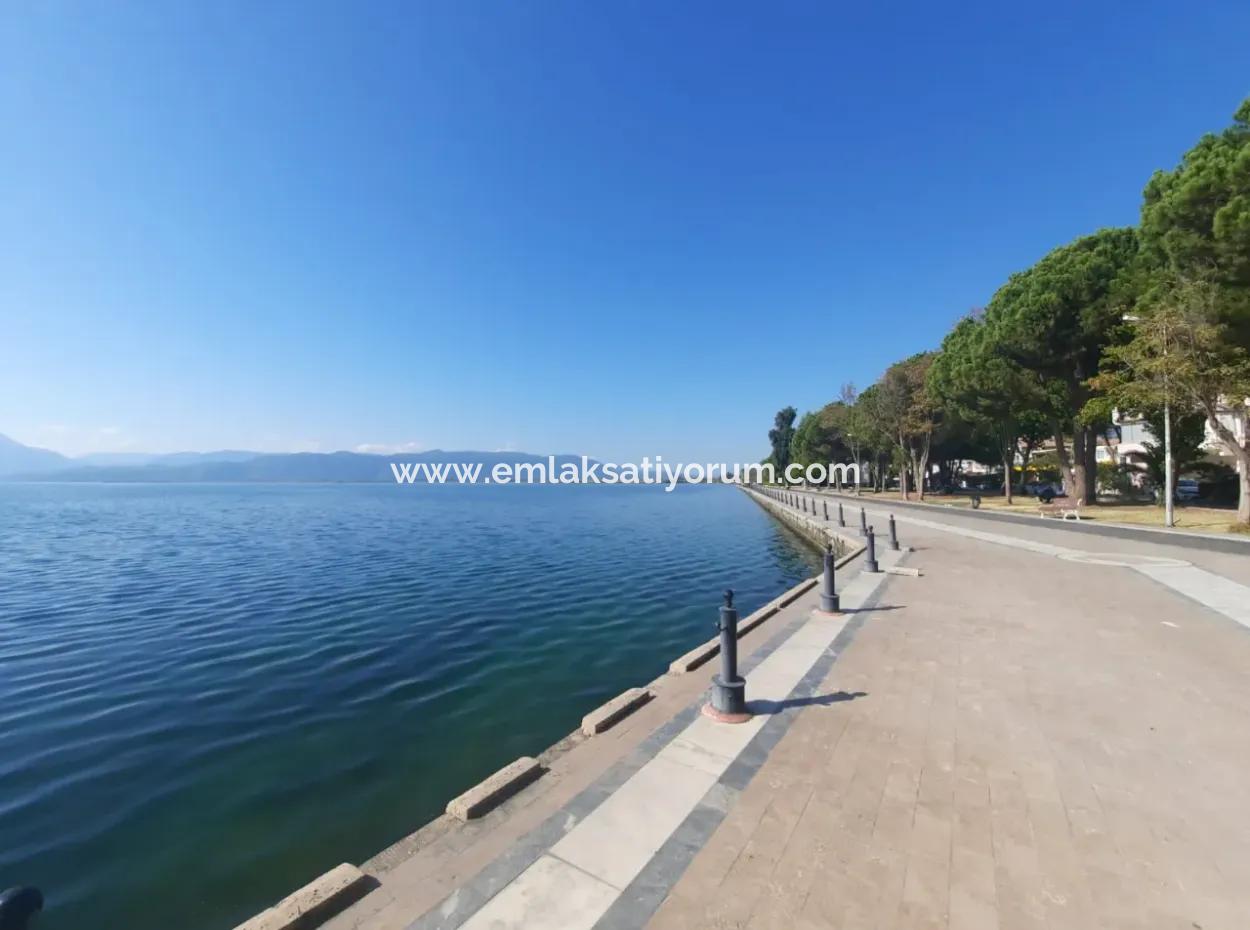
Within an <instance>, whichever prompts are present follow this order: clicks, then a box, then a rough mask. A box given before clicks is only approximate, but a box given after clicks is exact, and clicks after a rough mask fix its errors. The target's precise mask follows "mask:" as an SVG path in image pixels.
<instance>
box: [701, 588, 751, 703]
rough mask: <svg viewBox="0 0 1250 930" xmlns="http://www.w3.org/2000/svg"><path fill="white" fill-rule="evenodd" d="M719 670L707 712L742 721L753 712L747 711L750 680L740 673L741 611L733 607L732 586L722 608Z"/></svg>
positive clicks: (727, 592)
mask: <svg viewBox="0 0 1250 930" xmlns="http://www.w3.org/2000/svg"><path fill="white" fill-rule="evenodd" d="M717 627H718V628H719V630H720V674H719V675H714V676H713V677H712V701H711V703H710V704H709V705H708V708H710V711H708V716H710V717H714V718H716V719H717V720H721V721H723V722H725V723H741V722H743V721H744V720H746V719H748V718H749V717H750V716H751V715H750V713H749V712H748V711H747V683H746V679H745V678H739V677H738V611H737V610H735V609H734V593H733V590H732V589H730V590H726V591H725V606H724V607H722V608H721V609H720V620H719V621H718V622H717Z"/></svg>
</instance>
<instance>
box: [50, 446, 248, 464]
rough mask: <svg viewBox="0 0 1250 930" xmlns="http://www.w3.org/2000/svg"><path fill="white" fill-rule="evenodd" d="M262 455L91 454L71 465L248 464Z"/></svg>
mask: <svg viewBox="0 0 1250 930" xmlns="http://www.w3.org/2000/svg"><path fill="white" fill-rule="evenodd" d="M261 454H262V453H260V452H243V451H241V450H236V449H224V450H222V451H221V452H163V453H162V452H91V453H89V454H87V455H79V456H76V457H75V458H73V459H70V464H71V465H92V466H95V465H105V466H118V465H121V466H134V465H151V464H153V463H157V462H159V463H160V464H162V465H189V464H193V463H197V462H246V461H247V460H248V459H254V458H256V456H258V455H261Z"/></svg>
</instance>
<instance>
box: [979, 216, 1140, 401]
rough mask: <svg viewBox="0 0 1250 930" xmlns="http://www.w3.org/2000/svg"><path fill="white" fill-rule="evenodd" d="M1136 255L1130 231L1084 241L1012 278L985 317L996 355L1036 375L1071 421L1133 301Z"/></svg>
mask: <svg viewBox="0 0 1250 930" xmlns="http://www.w3.org/2000/svg"><path fill="white" fill-rule="evenodd" d="M1136 255H1137V234H1136V232H1135V231H1134V230H1132V229H1104V230H1101V231H1099V232H1097V233H1095V234H1094V235H1092V236H1084V237H1082V238H1080V239H1077V240H1076V241H1075V242H1072V243H1070V244H1068V245H1065V246H1060V247H1059V248H1057V249H1055V250H1054V251H1052V252H1050V253H1049V254H1047V255H1046V256H1045V257H1043V258H1042V259H1041V261H1039V262H1038V263H1037V264H1036V265H1034V266H1033V267H1032V268H1029V269H1028V270H1027V271H1021V272H1017V273H1016V274H1013V275H1012V276H1011V277H1010V278H1009V279H1008V281H1007V283H1006V284H1005V285H1003V286H1002V287H1001V288H1000V289H999V290H998V292H997V293H996V294H995V295H994V297H993V299H991V300H990V303H989V306H988V307H987V308H986V310H985V317H984V323H985V326H986V327H987V330H988V336H987V338H988V339H990V340H991V341H992V343H993V346H994V352H995V353H996V354H998V355H1001V356H1002V357H1004V358H1006V359H1008V360H1009V361H1011V362H1013V363H1014V364H1015V365H1017V366H1018V367H1019V368H1020V369H1022V370H1024V371H1027V372H1030V373H1032V374H1033V375H1034V376H1035V379H1036V381H1037V382H1038V386H1039V387H1042V388H1043V389H1045V390H1046V394H1047V396H1048V398H1050V399H1051V400H1060V401H1064V402H1065V403H1064V409H1063V412H1064V413H1067V414H1068V415H1070V416H1073V417H1074V416H1075V415H1076V414H1077V413H1078V412H1079V411H1080V410H1081V408H1082V407H1083V406H1084V404H1085V401H1086V400H1087V399H1088V397H1087V394H1088V389H1087V388H1086V386H1085V381H1086V380H1087V379H1089V378H1091V377H1093V376H1094V375H1095V374H1097V373H1098V363H1099V359H1100V358H1101V355H1102V350H1103V349H1104V348H1105V347H1106V346H1107V345H1108V343H1109V342H1110V341H1111V336H1112V333H1113V331H1115V330H1116V329H1117V328H1118V326H1119V323H1120V316H1121V314H1122V313H1123V312H1124V309H1125V306H1126V303H1127V302H1128V301H1129V300H1130V299H1131V289H1130V287H1131V283H1132V271H1133V269H1134V262H1135V259H1136ZM1076 397H1079V398H1080V401H1079V403H1077V402H1075V398H1076Z"/></svg>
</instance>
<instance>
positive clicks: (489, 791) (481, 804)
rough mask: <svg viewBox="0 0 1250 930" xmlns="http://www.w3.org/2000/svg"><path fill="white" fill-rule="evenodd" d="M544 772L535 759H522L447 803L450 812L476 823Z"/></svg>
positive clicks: (460, 818)
mask: <svg viewBox="0 0 1250 930" xmlns="http://www.w3.org/2000/svg"><path fill="white" fill-rule="evenodd" d="M542 773H543V767H542V765H541V764H539V762H538V760H537V759H535V758H533V757H532V756H522V757H521V758H519V759H517V760H516V761H515V762H513V763H510V764H509V765H505V766H504V767H503V768H501V769H500V770H499V771H498V772H496V773H495V774H494V775H492V776H490V778H487V779H486V780H485V781H481V782H478V783H477V784H476V785H474V786H473V787H472V788H470V789H469V790H468V791H466V792H465V793H464V794H462V795H460V796H459V797H456V798H452V799H451V800H450V801H448V802H447V813H448V814H450V815H451V816H452V817H455V818H456V819H457V820H460V821H467V820H473V819H475V818H477V817H481V816H482V815H483V814H485V813H488V812H489V811H491V810H493V809H494V808H496V807H498V806H499V805H500V804H502V803H503V802H504V801H506V800H508V798H510V797H512V796H513V795H514V794H516V793H517V792H518V791H520V790H521V789H522V788H524V787H525V786H526V785H528V784H529V783H530V782H532V781H534V780H535V779H536V778H538V776H539V775H541V774H542Z"/></svg>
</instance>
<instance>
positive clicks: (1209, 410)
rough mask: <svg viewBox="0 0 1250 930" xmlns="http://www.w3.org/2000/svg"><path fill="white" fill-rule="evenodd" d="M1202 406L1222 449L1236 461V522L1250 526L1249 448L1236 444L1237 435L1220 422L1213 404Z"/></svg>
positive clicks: (1206, 403) (1204, 403) (1207, 403)
mask: <svg viewBox="0 0 1250 930" xmlns="http://www.w3.org/2000/svg"><path fill="white" fill-rule="evenodd" d="M1202 406H1203V408H1204V409H1205V411H1206V414H1207V423H1208V424H1210V426H1211V429H1213V430H1215V435H1216V436H1218V437H1219V438H1220V442H1222V443H1223V444H1224V448H1225V449H1227V450H1228V451H1229V452H1231V453H1232V454H1233V457H1234V458H1235V459H1237V472H1238V475H1237V478H1238V480H1237V485H1238V493H1237V522H1238V523H1240V524H1242V525H1250V448H1247V447H1246V446H1245V445H1243V444H1241V443H1240V442H1238V441H1237V434H1236V433H1234V432H1233V431H1232V430H1231V429H1229V428H1228V427H1227V426H1225V425H1224V424H1223V423H1221V422H1220V418H1219V416H1217V413H1218V410H1217V407H1216V405H1215V403H1214V402H1207V401H1204V402H1203V404H1202Z"/></svg>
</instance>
